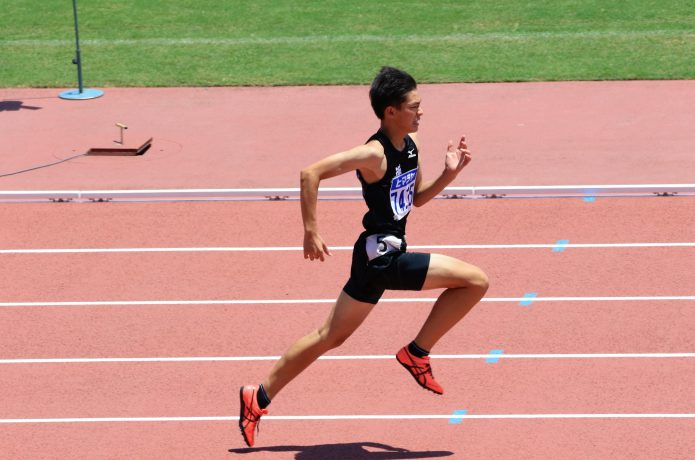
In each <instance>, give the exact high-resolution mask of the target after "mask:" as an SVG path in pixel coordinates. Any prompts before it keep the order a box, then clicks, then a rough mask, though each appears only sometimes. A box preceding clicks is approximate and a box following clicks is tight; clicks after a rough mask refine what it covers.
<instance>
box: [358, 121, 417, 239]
mask: <svg viewBox="0 0 695 460" xmlns="http://www.w3.org/2000/svg"><path fill="white" fill-rule="evenodd" d="M372 140H377V141H379V143H380V144H381V145H382V146H383V147H384V155H386V173H385V174H384V177H383V178H381V180H379V181H377V182H374V183H372V184H368V183H366V182H365V181H364V179H363V178H362V175H361V174H360V172H359V171H357V177H358V178H359V180H360V183H361V184H362V196H363V197H364V201H365V202H366V203H367V207H368V208H369V211H367V213H366V214H365V215H364V218H363V219H362V225H363V226H364V229H365V232H364V234H366V235H373V234H389V235H394V236H396V237H398V238H401V239H402V238H404V237H405V224H406V221H407V219H408V214H409V213H410V209H411V208H412V207H413V197H414V196H415V178H416V177H417V167H418V161H417V154H418V151H417V146H416V145H415V142H414V141H413V139H412V138H411V137H410V136H405V139H404V140H405V147H404V148H403V150H402V151H399V150H396V148H395V147H394V146H393V144H391V141H390V140H389V138H388V137H387V136H386V135H385V134H384V133H383V132H381V131H377V132H376V134H374V135H373V136H372V137H370V138H369V140H368V141H367V142H370V141H372Z"/></svg>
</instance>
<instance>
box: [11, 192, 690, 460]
mask: <svg viewBox="0 0 695 460" xmlns="http://www.w3.org/2000/svg"><path fill="white" fill-rule="evenodd" d="M319 206H320V212H321V215H322V220H321V229H322V233H323V234H324V236H325V238H326V239H327V241H328V242H329V244H331V245H334V246H349V245H351V244H352V238H354V236H355V235H356V233H357V231H358V228H357V227H356V223H358V222H359V218H360V216H361V213H362V212H363V205H362V204H361V203H359V202H355V201H322V202H321V203H320V205H319ZM694 211H695V200H692V199H690V198H656V197H655V198H620V199H617V198H613V199H598V200H597V201H595V202H593V203H586V202H584V201H582V200H581V199H541V200H473V201H471V200H437V201H434V202H432V203H430V204H429V205H428V206H426V207H424V208H421V209H417V210H416V212H415V213H414V214H413V216H412V217H411V219H410V224H409V225H410V226H409V231H410V233H409V243H410V244H411V245H419V244H510V243H516V244H532V243H542V244H554V243H555V242H556V241H557V240H560V239H566V240H569V241H570V243H639V242H662V243H668V242H688V241H691V240H692V232H691V231H690V230H689V227H688V226H687V225H683V224H682V223H683V219H684V218H687V217H686V216H689V215H693V212H694ZM269 215H272V216H273V219H276V220H277V221H278V222H283V226H282V228H283V229H290V230H292V229H295V230H297V229H301V226H300V221H299V209H298V203H297V202H249V203H130V204H125V203H121V204H118V203H110V204H109V203H106V204H28V205H17V204H8V205H4V206H1V207H0V217H2V220H3V222H7V224H6V225H5V226H4V227H3V229H2V230H1V231H0V239H2V241H3V248H4V249H29V248H44V249H52V248H54V249H55V248H75V249H78V248H137V247H160V248H162V247H229V246H234V247H245V246H249V247H260V246H296V245H298V241H300V240H301V238H300V237H301V234H298V232H297V231H290V232H285V231H278V228H277V227H276V226H273V225H265V224H264V223H265V222H267V219H268V216H269ZM242 216H243V218H242ZM346 222H350V223H351V224H350V225H348V226H346ZM679 223H681V224H679ZM353 227H354V228H353ZM29 229H31V232H30V233H29V234H27V232H28V230H29ZM22 234H24V235H25V236H23V237H22V236H21V235H22ZM437 252H445V253H447V254H451V255H454V256H457V257H460V258H463V259H465V260H467V261H470V262H472V263H475V264H477V265H479V266H481V267H483V268H484V269H485V270H486V272H487V273H488V274H489V275H490V277H491V279H492V288H491V290H490V292H489V294H488V297H522V296H523V295H524V293H526V292H530V291H533V292H537V293H538V294H539V296H635V295H641V296H649V295H657V296H659V295H693V291H692V286H691V283H690V277H691V273H692V272H693V271H694V270H695V265H693V262H692V261H693V260H695V259H694V257H693V256H695V248H687V247H659V248H567V249H565V250H564V251H563V252H560V253H555V252H553V251H552V249H551V248H535V249H511V248H509V249H445V250H441V251H437ZM349 255H350V252H349V251H347V250H336V251H335V255H334V256H333V257H332V258H330V259H329V260H328V261H326V262H324V263H323V264H320V263H316V262H314V263H311V262H308V261H304V260H303V259H302V255H301V252H299V251H282V252H258V251H255V252H219V253H205V252H186V253H172V252H165V253H121V254H0V258H1V259H2V262H3V263H2V265H1V266H0V278H1V279H3V280H5V283H4V286H5V287H4V290H3V298H2V301H3V302H36V301H38V302H49V301H95V300H195V299H203V300H214V299H226V300H238V299H306V298H317V299H322V298H327V299H330V298H334V297H335V295H336V294H337V292H338V291H339V289H340V287H341V286H342V283H343V282H344V280H345V276H346V274H347V271H348V269H349ZM626 267H629V270H628V269H626ZM258 280H262V281H261V282H259V281H258ZM435 295H436V292H424V293H417V294H413V293H397V292H394V293H389V294H388V296H387V297H400V296H406V297H412V296H418V297H432V296H435ZM329 308H330V305H328V304H289V305H273V304H260V305H188V306H185V305H184V306H182V305H129V306H123V305H116V306H98V307H89V306H61V307H48V306H36V307H21V306H16V307H2V309H0V329H2V330H6V331H12V333H11V334H5V335H3V336H2V337H1V338H0V349H2V350H3V356H2V359H26V358H109V357H111V358H113V357H136V358H137V357H204V356H209V357H215V356H218V357H221V356H277V355H279V354H281V353H282V352H283V351H284V349H285V348H286V347H287V346H288V345H289V344H290V343H291V342H292V341H293V340H294V339H296V338H297V337H298V336H300V335H301V334H304V333H306V332H308V331H309V330H311V329H312V328H314V327H316V326H318V325H319V324H321V322H322V321H323V319H324V318H325V316H326V313H327V311H328V309H329ZM692 308H693V301H649V302H639V301H638V302H635V301H613V302H609V301H577V302H559V301H558V302H534V303H533V304H532V305H531V306H528V307H522V306H520V305H519V303H518V302H502V303H481V304H480V305H479V306H478V307H476V308H475V309H474V310H473V311H472V312H471V314H470V315H469V316H468V317H467V318H466V319H465V320H464V321H463V322H462V323H461V324H460V325H459V326H457V327H456V328H455V329H454V330H453V331H452V332H451V333H450V334H449V335H447V336H446V337H445V339H443V340H442V341H441V343H440V344H438V347H437V349H436V350H435V353H438V354H483V355H484V354H487V353H488V352H489V351H490V350H493V349H503V350H504V352H505V354H529V353H530V354H546V353H656V352H662V353H676V352H688V351H692V350H693V349H695V341H694V340H693V336H692V330H693V329H695V315H693V314H692ZM428 309H429V302H427V303H383V304H381V305H379V306H378V307H377V309H376V310H375V311H374V313H373V314H372V315H371V316H370V317H369V318H368V319H367V321H366V322H365V324H364V325H363V326H362V327H361V328H360V329H359V330H358V331H357V332H356V333H355V334H354V335H353V337H351V338H350V340H348V342H346V343H345V345H344V346H343V347H341V348H340V349H338V350H336V351H334V352H332V353H331V354H332V355H365V354H371V355H392V354H394V353H395V352H396V351H397V349H398V348H399V347H400V346H402V345H403V344H404V343H406V342H407V341H408V340H410V339H411V338H412V336H413V335H414V334H415V333H416V331H417V327H418V326H419V324H420V323H421V322H422V320H424V318H425V316H426V314H427V311H428ZM280 320H281V324H282V327H278V321H280ZM271 365H272V362H271V361H248V362H199V363H195V362H183V363H91V364H84V363H71V364H61V363H53V364H2V365H1V366H3V367H2V370H3V372H2V373H1V374H0V375H1V376H0V388H2V390H1V391H2V393H1V394H2V399H3V400H4V401H6V403H5V404H3V407H2V409H0V419H10V418H65V417H78V418H84V417H156V416H167V417H177V416H181V417H185V416H234V415H236V413H237V412H236V411H237V406H236V404H237V387H238V385H241V384H242V383H246V382H258V381H260V380H261V379H262V378H263V377H264V376H265V374H266V373H267V372H268V370H269V368H270V366H271ZM435 372H436V375H437V377H438V379H439V380H440V381H441V382H442V383H443V384H444V386H445V389H446V393H445V395H444V396H443V397H436V396H434V395H431V394H429V393H426V392H424V391H422V390H421V389H419V387H417V386H416V385H415V384H414V383H413V382H412V380H411V378H410V377H409V376H407V375H406V374H405V373H404V371H403V370H402V368H401V367H400V366H399V365H398V364H397V363H396V362H395V360H381V359H379V360H365V361H356V360H348V361H342V360H341V361H332V360H322V361H319V362H317V363H316V364H315V365H314V366H312V367H310V368H309V370H307V372H306V373H304V374H302V375H301V376H300V377H299V378H298V379H297V380H296V381H295V382H293V384H292V385H290V386H289V387H287V389H286V390H285V391H284V392H283V393H282V394H281V395H280V396H279V397H278V398H276V401H274V402H273V405H272V407H271V409H272V411H271V415H340V414H350V415H354V414H365V415H370V414H402V415H407V414H451V413H453V411H454V410H459V409H465V410H468V412H469V414H552V413H558V414H563V413H564V414H567V413H606V414H610V413H693V412H695V398H693V394H692V391H691V388H692V386H693V383H695V380H694V379H695V360H693V359H692V358H666V359H652V358H620V359H609V358H603V359H598V358H596V359H507V360H505V359H502V360H501V361H500V362H498V363H494V364H492V363H486V362H485V360H484V359H475V360H471V359H438V360H436V361H435ZM365 378H366V380H365ZM317 401H321V402H320V403H317ZM262 426H263V428H262V431H261V433H260V435H259V438H258V445H257V448H256V449H245V448H243V447H242V445H241V439H240V437H239V436H238V433H237V431H236V427H235V423H234V422H232V421H228V422H224V421H219V422H159V423H142V422H131V423H94V424H92V423H82V424H45V425H44V424H26V425H18V424H13V425H6V426H3V427H2V430H0V445H2V446H3V448H4V449H5V450H6V451H7V452H10V453H12V454H16V455H15V456H16V457H19V458H22V457H26V458H32V457H37V456H46V455H45V454H46V452H47V450H49V451H50V452H49V454H48V457H49V458H61V457H63V458H64V457H70V456H73V457H74V456H78V457H79V456H83V457H84V458H100V457H110V456H111V457H133V458H147V457H150V458H151V457H167V458H191V457H199V458H224V457H226V456H228V455H231V454H237V455H242V454H243V455H246V456H248V458H366V459H369V458H381V457H379V456H380V455H384V456H386V455H391V456H392V457H387V458H436V457H440V456H452V457H454V458H458V457H466V458H490V456H494V457H495V458H520V454H519V452H523V453H525V457H526V458H587V457H590V458H644V459H647V458H654V457H655V456H657V457H658V456H665V458H683V459H685V458H688V456H689V454H690V453H692V452H693V449H694V448H695V446H693V443H692V440H691V439H690V438H689V437H688V436H687V435H686V434H685V432H690V431H692V429H693V428H694V427H695V421H694V420H693V419H658V420H648V419H637V420H615V419H612V420H603V419H601V420H472V419H469V420H463V421H462V422H461V423H460V424H451V423H449V422H448V421H447V420H446V419H442V420H421V421H412V420H410V421H404V420H398V421H395V420H391V421H360V422H354V421H338V420H334V421H323V422H316V421H279V420H267V421H263V422H262ZM36 439H41V442H37V441H36ZM131 439H132V440H131ZM183 439H185V440H186V441H182V440H183ZM551 439H552V441H550V440H551ZM399 449H400V450H399ZM387 452H390V453H388V454H387ZM521 458H524V455H521Z"/></svg>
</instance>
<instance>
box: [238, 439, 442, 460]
mask: <svg viewBox="0 0 695 460" xmlns="http://www.w3.org/2000/svg"><path fill="white" fill-rule="evenodd" d="M229 452H231V453H234V454H253V453H256V452H258V453H260V452H297V455H295V457H294V458H295V459H297V460H318V459H327V460H330V459H336V460H346V459H365V460H386V459H405V458H435V457H448V456H451V455H454V453H453V452H449V451H443V450H428V451H421V452H413V451H410V450H407V449H401V448H399V447H392V446H387V445H386V444H380V443H376V442H354V443H347V444H322V445H318V446H272V447H252V448H245V449H229ZM251 458H253V457H251Z"/></svg>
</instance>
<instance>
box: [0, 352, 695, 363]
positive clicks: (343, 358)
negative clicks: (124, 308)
mask: <svg viewBox="0 0 695 460" xmlns="http://www.w3.org/2000/svg"><path fill="white" fill-rule="evenodd" d="M430 357H432V358H434V359H477V360H480V359H489V358H494V359H640V358H643V359H675V358H679V359H682V358H695V353H565V354H561V353H560V354H469V355H430ZM278 359H280V356H190V357H162V358H157V357H149V358H28V359H0V364H100V363H102V364H104V363H190V362H230V361H232V362H239V361H241V362H246V361H277V360H278ZM391 359H394V358H393V355H342V356H321V357H319V360H322V361H358V360H368V361H372V360H391Z"/></svg>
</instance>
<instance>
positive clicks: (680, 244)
mask: <svg viewBox="0 0 695 460" xmlns="http://www.w3.org/2000/svg"><path fill="white" fill-rule="evenodd" d="M555 247H557V243H552V244H424V245H409V246H408V248H410V249H413V250H420V249H553V248H555ZM562 247H563V249H569V248H577V249H580V248H583V249H595V248H680V247H695V242H661V243H567V244H563V245H562ZM329 249H331V250H332V251H351V250H352V249H353V247H352V246H331V247H330V248H329ZM302 250H303V248H302V247H301V246H238V247H235V246H220V247H169V248H45V249H0V254H101V253H148V252H154V253H159V252H283V251H302Z"/></svg>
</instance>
